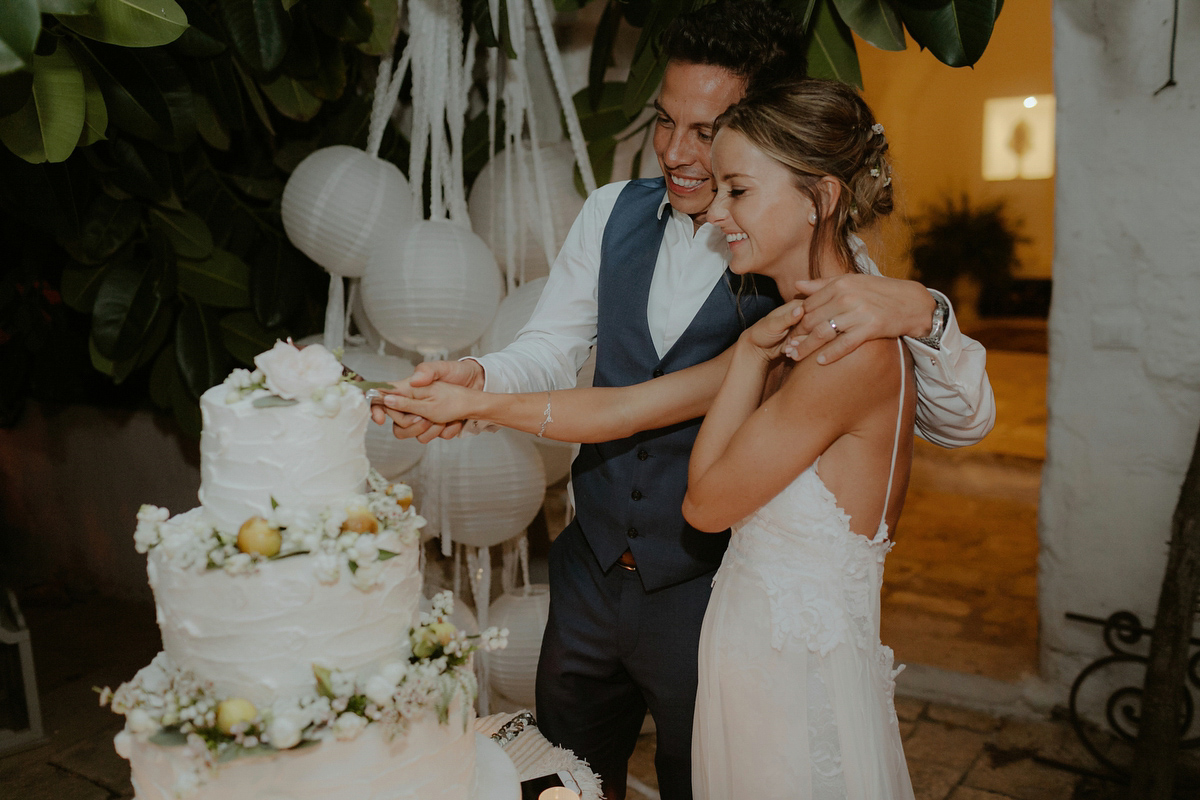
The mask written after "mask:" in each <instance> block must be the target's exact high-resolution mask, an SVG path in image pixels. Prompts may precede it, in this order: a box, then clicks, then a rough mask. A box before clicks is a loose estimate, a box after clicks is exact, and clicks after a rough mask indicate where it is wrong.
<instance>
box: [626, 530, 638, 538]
mask: <svg viewBox="0 0 1200 800" xmlns="http://www.w3.org/2000/svg"><path fill="white" fill-rule="evenodd" d="M625 534H626V535H627V536H628V537H629V538H630V539H636V538H637V537H638V532H637V528H630V529H629V530H627V531H625Z"/></svg>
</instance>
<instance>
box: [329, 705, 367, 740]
mask: <svg viewBox="0 0 1200 800" xmlns="http://www.w3.org/2000/svg"><path fill="white" fill-rule="evenodd" d="M365 727H367V720H366V718H365V717H360V716H359V715H358V714H355V713H354V712H353V711H343V712H342V713H341V714H340V715H339V716H338V718H337V720H336V721H334V723H333V735H334V736H336V737H337V738H338V739H340V740H342V741H344V742H345V741H349V740H351V739H357V738H358V735H359V734H360V733H362V732H363V728H365Z"/></svg>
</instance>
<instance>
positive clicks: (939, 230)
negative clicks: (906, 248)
mask: <svg viewBox="0 0 1200 800" xmlns="http://www.w3.org/2000/svg"><path fill="white" fill-rule="evenodd" d="M912 225H913V240H912V246H911V250H910V254H911V256H912V261H913V267H914V268H915V270H916V276H915V277H916V278H917V279H918V280H920V281H921V282H922V283H924V284H925V285H926V286H929V287H930V288H933V289H937V290H938V291H941V292H944V293H945V294H946V295H947V296H948V297H950V300H951V302H952V303H954V308H955V313H956V315H957V316H958V319H959V324H960V325H963V326H964V327H970V326H971V323H972V322H974V321H975V320H977V319H978V316H979V298H980V296H981V295H982V294H983V293H984V292H992V291H999V290H1003V289H1004V287H1005V286H1006V285H1007V284H1008V283H1009V282H1010V281H1011V280H1012V273H1013V270H1014V269H1015V268H1016V266H1017V264H1018V263H1019V262H1018V259H1017V245H1018V244H1021V243H1022V242H1025V241H1027V240H1026V238H1025V237H1024V236H1022V235H1021V234H1020V233H1019V227H1020V223H1019V222H1018V221H1015V220H1013V219H1011V218H1010V217H1009V215H1008V213H1007V211H1006V208H1005V203H1004V201H1003V200H996V201H993V202H990V203H986V204H983V205H974V206H973V205H972V204H971V201H970V199H969V198H968V197H967V195H966V194H962V195H960V196H958V197H957V198H955V197H945V198H943V200H942V201H941V202H940V203H938V204H936V205H932V206H929V207H928V208H927V209H926V210H925V212H924V213H923V214H921V215H920V216H918V217H917V218H915V219H914V220H913V222H912Z"/></svg>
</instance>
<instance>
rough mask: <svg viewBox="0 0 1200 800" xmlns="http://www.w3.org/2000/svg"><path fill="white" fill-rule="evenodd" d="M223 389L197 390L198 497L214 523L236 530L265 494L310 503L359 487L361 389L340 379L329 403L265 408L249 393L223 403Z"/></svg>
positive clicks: (362, 468)
mask: <svg viewBox="0 0 1200 800" xmlns="http://www.w3.org/2000/svg"><path fill="white" fill-rule="evenodd" d="M231 391H232V390H231V389H230V387H229V386H228V385H226V384H218V385H216V386H214V387H212V388H211V389H209V390H208V391H206V392H205V393H204V394H203V395H202V396H201V397H200V413H201V416H202V419H203V423H204V428H203V432H202V433H201V434H200V503H201V505H203V506H204V508H205V509H206V510H207V511H208V512H209V513H210V514H211V515H212V517H213V519H214V520H215V521H216V523H217V525H218V526H219V527H221V528H222V529H223V530H231V531H237V529H238V528H239V527H241V525H242V523H243V522H245V521H246V520H247V519H248V518H250V517H254V516H262V517H265V516H267V514H268V513H269V512H270V511H271V500H272V498H274V499H275V501H276V502H278V503H279V504H280V505H289V506H295V507H299V508H306V509H312V510H316V509H319V508H322V507H324V506H326V505H329V504H330V503H332V502H334V501H336V500H338V499H340V498H343V497H345V496H346V495H350V494H355V493H357V492H361V491H362V489H363V485H364V482H365V481H366V477H367V470H368V469H369V468H370V465H369V463H368V462H367V455H366V446H365V444H364V438H363V437H364V436H365V435H366V429H367V422H368V412H369V409H368V404H367V401H366V399H365V398H364V397H363V393H362V392H361V391H359V390H358V389H355V388H353V387H348V386H347V387H344V388H341V389H340V391H341V396H340V398H339V400H338V402H336V403H330V404H326V403H317V402H313V401H312V400H301V401H299V402H297V403H296V404H295V405H290V406H274V407H268V408H259V407H256V406H255V405H254V403H253V400H252V399H251V397H243V398H242V399H239V400H237V402H234V403H226V398H227V397H229V396H230V392H231ZM330 391H339V389H331V390H330Z"/></svg>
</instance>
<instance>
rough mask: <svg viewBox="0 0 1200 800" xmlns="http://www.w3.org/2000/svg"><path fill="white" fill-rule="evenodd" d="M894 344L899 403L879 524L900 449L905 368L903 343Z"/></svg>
mask: <svg viewBox="0 0 1200 800" xmlns="http://www.w3.org/2000/svg"><path fill="white" fill-rule="evenodd" d="M896 346H897V347H899V348H900V403H899V406H900V407H899V408H898V409H897V410H896V436H895V438H894V439H893V440H892V466H891V468H890V469H889V470H888V482H887V491H886V492H885V493H884V495H883V516H881V517H880V518H879V524H880V525H885V524H887V510H888V501H889V500H891V499H892V478H893V476H895V474H896V453H897V451H899V449H900V425H901V424H902V423H903V422H904V379H905V373H906V372H908V370H906V369H905V368H904V367H905V364H904V343H903V342H902V341H901V340H899V339H897V340H896Z"/></svg>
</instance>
